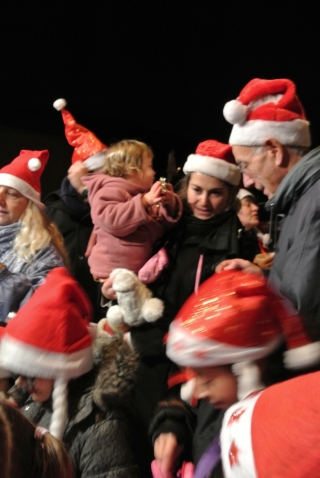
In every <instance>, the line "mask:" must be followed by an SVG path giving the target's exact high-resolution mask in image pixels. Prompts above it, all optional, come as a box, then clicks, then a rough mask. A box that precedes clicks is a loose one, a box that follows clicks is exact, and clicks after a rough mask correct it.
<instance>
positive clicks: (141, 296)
mask: <svg viewBox="0 0 320 478" xmlns="http://www.w3.org/2000/svg"><path fill="white" fill-rule="evenodd" d="M110 277H111V278H112V279H113V284H112V287H113V289H114V291H115V292H116V294H117V301H118V305H113V306H111V307H110V308H109V309H108V312H107V322H108V324H109V325H110V327H111V328H112V329H114V330H116V331H119V329H120V331H121V325H123V324H127V325H128V326H129V327H136V326H139V325H141V324H143V323H145V322H154V321H156V320H157V319H159V318H160V317H161V316H162V313H163V302H162V301H161V300H160V299H156V298H153V297H152V293H151V291H150V290H149V289H148V288H147V287H146V286H145V285H144V284H143V283H142V282H141V281H140V280H139V279H138V277H137V276H136V274H134V273H133V272H132V271H129V270H128V269H114V270H113V271H112V272H111V274H110Z"/></svg>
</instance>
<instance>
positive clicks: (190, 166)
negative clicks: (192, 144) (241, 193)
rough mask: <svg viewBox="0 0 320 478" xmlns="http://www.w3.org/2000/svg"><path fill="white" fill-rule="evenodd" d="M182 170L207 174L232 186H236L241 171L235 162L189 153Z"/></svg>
mask: <svg viewBox="0 0 320 478" xmlns="http://www.w3.org/2000/svg"><path fill="white" fill-rule="evenodd" d="M183 172H184V173H185V174H187V173H202V174H207V175H208V176H213V177H215V178H218V179H221V180H222V181H226V182H227V183H229V184H232V185H233V186H238V184H239V182H240V179H241V173H240V171H239V168H238V166H237V165H235V164H231V163H228V161H225V160H224V159H219V158H213V157H212V156H202V155H200V154H190V155H189V156H188V158H187V161H186V162H185V164H184V166H183Z"/></svg>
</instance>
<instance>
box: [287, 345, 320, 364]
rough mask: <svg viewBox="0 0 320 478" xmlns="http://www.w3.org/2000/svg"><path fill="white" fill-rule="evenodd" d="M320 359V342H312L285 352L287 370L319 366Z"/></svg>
mask: <svg viewBox="0 0 320 478" xmlns="http://www.w3.org/2000/svg"><path fill="white" fill-rule="evenodd" d="M319 359H320V342H312V343H310V344H307V345H302V346H301V347H296V348H294V349H291V350H287V351H286V352H284V364H285V366H286V367H287V368H293V369H302V368H305V367H311V366H313V365H317V364H318V363H319Z"/></svg>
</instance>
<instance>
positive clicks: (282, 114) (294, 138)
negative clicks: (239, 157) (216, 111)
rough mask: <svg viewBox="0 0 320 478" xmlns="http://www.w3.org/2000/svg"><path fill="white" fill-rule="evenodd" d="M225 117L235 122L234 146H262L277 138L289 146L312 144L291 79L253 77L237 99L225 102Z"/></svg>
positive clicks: (232, 134)
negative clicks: (267, 140) (269, 139)
mask: <svg viewBox="0 0 320 478" xmlns="http://www.w3.org/2000/svg"><path fill="white" fill-rule="evenodd" d="M223 115H224V117H225V119H226V120H227V121H228V122H229V123H231V124H233V125H234V126H233V128H232V132H231V135H230V138H229V143H230V144H231V145H239V146H260V145H263V143H264V141H265V140H266V139H267V138H270V137H271V138H275V139H277V140H278V141H279V142H280V143H281V144H283V145H288V146H301V147H306V148H307V147H309V146H310V144H311V138H310V129H309V122H308V121H307V120H306V115H305V112H304V109H303V106H302V104H301V103H300V100H299V98H298V96H297V94H296V86H295V84H294V83H293V82H292V81H291V80H288V79H278V80H262V79H260V78H255V79H254V80H251V81H250V82H249V83H248V84H247V85H246V86H245V87H244V88H243V90H242V91H241V92H240V95H239V97H238V98H237V99H236V100H232V101H229V102H228V103H226V105H225V107H224V109H223Z"/></svg>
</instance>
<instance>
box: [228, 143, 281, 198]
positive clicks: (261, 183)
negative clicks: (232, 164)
mask: <svg viewBox="0 0 320 478" xmlns="http://www.w3.org/2000/svg"><path fill="white" fill-rule="evenodd" d="M232 152H233V155H234V157H235V160H236V163H237V164H238V166H239V167H240V171H241V172H242V174H243V184H244V187H245V188H248V187H250V186H255V188H256V189H258V190H260V191H263V193H264V194H265V195H266V196H268V197H269V198H270V197H272V196H273V195H274V193H275V192H276V190H277V189H278V186H279V184H280V182H281V179H282V178H281V179H280V178H279V174H278V170H277V165H276V160H275V156H274V154H272V150H271V149H270V148H267V147H265V146H262V147H261V148H260V147H259V148H257V147H250V146H233V147H232Z"/></svg>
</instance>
